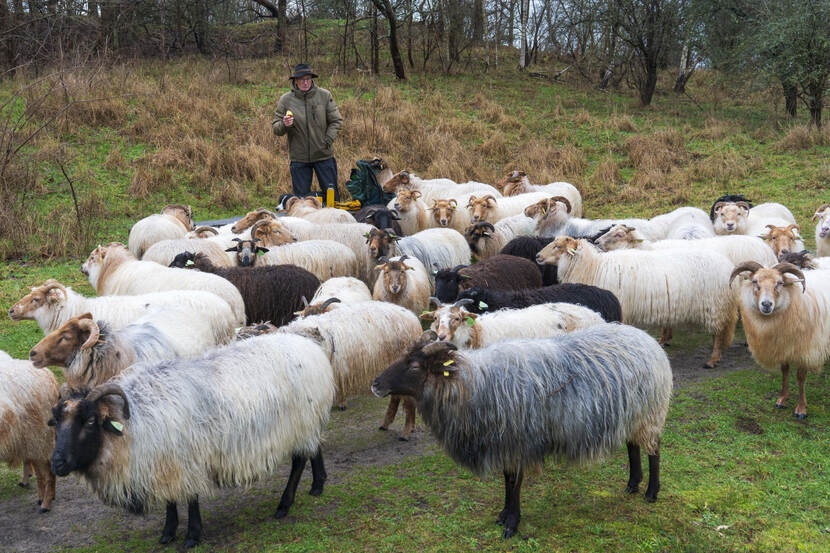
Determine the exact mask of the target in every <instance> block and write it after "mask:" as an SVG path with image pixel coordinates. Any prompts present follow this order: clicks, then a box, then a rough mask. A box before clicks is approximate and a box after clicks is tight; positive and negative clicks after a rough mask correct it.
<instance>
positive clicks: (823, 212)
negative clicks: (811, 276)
mask: <svg viewBox="0 0 830 553" xmlns="http://www.w3.org/2000/svg"><path fill="white" fill-rule="evenodd" d="M816 219H818V223H817V224H816V255H818V256H819V257H830V204H822V206H821V207H819V208H818V209H817V210H816V212H815V214H813V218H812V219H811V220H812V221H815V220H816Z"/></svg>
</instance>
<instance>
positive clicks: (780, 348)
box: [729, 261, 830, 419]
mask: <svg viewBox="0 0 830 553" xmlns="http://www.w3.org/2000/svg"><path fill="white" fill-rule="evenodd" d="M744 273H748V275H747V278H743V279H741V281H740V283H739V285H738V288H739V295H740V308H741V321H742V323H743V327H744V332H745V334H746V341H747V344H748V345H749V351H750V352H751V353H752V357H753V358H754V359H755V361H757V362H758V364H760V365H761V366H762V367H765V368H767V369H770V370H774V369H776V368H778V367H779V366H780V367H781V395H780V396H779V397H778V400H777V401H776V402H775V406H776V407H777V408H779V409H783V408H784V407H785V405H786V403H787V400H788V399H789V394H790V391H789V390H790V387H789V376H790V365H796V366H797V367H798V370H797V373H796V375H797V378H798V403H797V405H796V408H795V417H796V418H799V419H803V418H806V417H807V396H806V393H805V384H806V380H807V373H808V372H819V371H821V368H822V366H823V365H824V364H825V363H826V362H827V361H828V359H830V271H805V272H802V271H800V270H799V269H798V268H796V267H795V265H792V264H790V263H778V264H776V265H774V266H771V267H763V266H762V265H760V264H759V263H755V262H753V261H748V262H746V263H742V264H741V265H739V266H738V267H736V268H735V270H734V271H732V275H731V276H730V279H729V283H730V285H731V283H732V281H733V280H734V279H735V277H737V276H739V275H743V274H744ZM790 277H793V278H790Z"/></svg>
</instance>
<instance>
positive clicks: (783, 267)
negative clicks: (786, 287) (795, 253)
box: [773, 263, 807, 293]
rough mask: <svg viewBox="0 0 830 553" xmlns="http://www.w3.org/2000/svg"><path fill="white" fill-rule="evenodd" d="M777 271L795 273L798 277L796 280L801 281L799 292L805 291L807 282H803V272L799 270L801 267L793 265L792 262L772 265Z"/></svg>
mask: <svg viewBox="0 0 830 553" xmlns="http://www.w3.org/2000/svg"><path fill="white" fill-rule="evenodd" d="M773 269H775V270H776V271H778V272H779V273H781V274H782V275H783V274H786V273H790V274H791V275H795V276H797V277H798V280H797V281H796V282H800V283H801V292H802V293H804V292H806V291H807V283H806V282H805V278H804V273H802V272H801V269H799V268H798V267H796V266H795V265H793V264H792V263H779V264H778V265H776V266H775V267H773Z"/></svg>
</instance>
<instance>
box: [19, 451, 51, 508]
mask: <svg viewBox="0 0 830 553" xmlns="http://www.w3.org/2000/svg"><path fill="white" fill-rule="evenodd" d="M24 464H26V463H25V461H24ZM30 466H32V467H33V468H34V470H35V478H36V479H37V498H38V501H37V502H38V505H40V512H41V513H46V512H48V511H49V510H50V509H52V501H54V500H55V474H54V473H53V472H52V468H51V467H50V465H49V461H32V462H31V463H30Z"/></svg>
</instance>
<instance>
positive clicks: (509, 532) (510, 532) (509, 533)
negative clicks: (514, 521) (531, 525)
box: [501, 525, 519, 539]
mask: <svg viewBox="0 0 830 553" xmlns="http://www.w3.org/2000/svg"><path fill="white" fill-rule="evenodd" d="M518 530H519V529H518V528H517V527H516V526H510V525H505V527H504V530H502V531H501V537H503V538H504V539H510V538H512V537H513V536H515V535H516V532H518Z"/></svg>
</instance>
